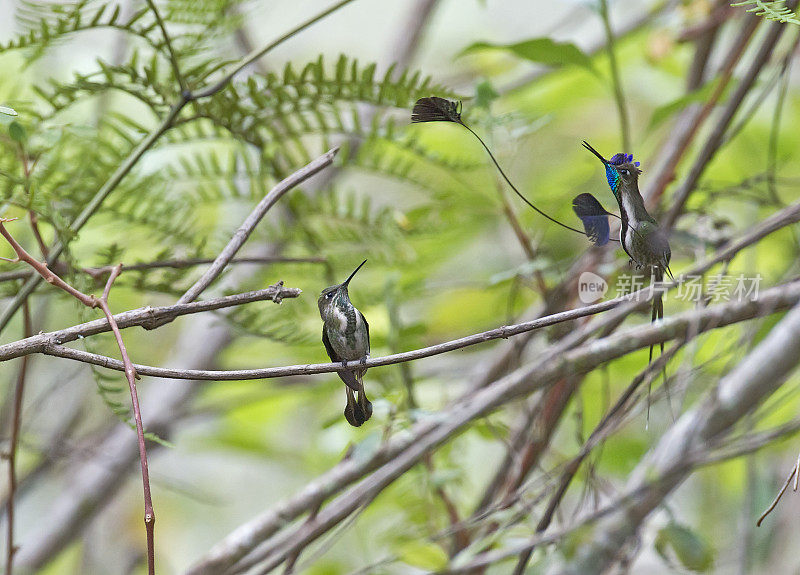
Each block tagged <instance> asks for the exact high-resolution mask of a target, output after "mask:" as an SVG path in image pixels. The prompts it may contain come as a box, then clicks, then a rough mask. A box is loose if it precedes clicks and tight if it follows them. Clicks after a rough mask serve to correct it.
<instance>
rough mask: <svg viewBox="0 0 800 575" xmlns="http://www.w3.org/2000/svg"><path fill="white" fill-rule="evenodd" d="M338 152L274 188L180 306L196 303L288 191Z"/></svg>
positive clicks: (302, 169)
mask: <svg viewBox="0 0 800 575" xmlns="http://www.w3.org/2000/svg"><path fill="white" fill-rule="evenodd" d="M338 151H339V148H333V149H332V150H329V151H328V152H326V153H324V154H323V155H321V156H320V157H319V158H317V159H316V160H314V161H312V162H310V163H309V164H307V165H306V166H304V167H302V168H300V169H299V170H297V171H296V172H294V173H293V174H291V175H290V176H288V177H286V178H284V179H283V180H282V181H281V182H280V183H278V185H276V186H275V187H274V188H272V190H270V192H269V193H268V194H267V195H266V196H264V197H263V198H262V200H261V201H260V202H259V203H258V205H257V206H256V207H255V208H254V209H253V211H252V212H250V215H248V216H247V218H246V219H245V221H244V222H242V225H241V226H240V227H239V229H238V230H236V233H234V234H233V237H232V238H231V240H230V241H229V242H228V245H226V246H225V248H224V249H223V250H222V251H221V252H220V254H219V255H218V256H217V258H216V259H215V260H214V263H212V264H211V267H209V268H208V270H206V271H205V273H204V274H203V275H202V276H200V279H198V280H197V281H196V282H195V283H194V285H193V286H192V287H190V288H189V289H188V290H187V291H186V293H185V294H183V295H182V296H181V298H180V299H179V300H178V303H179V304H182V303H189V302H191V301H194V300H196V299H197V297H198V296H199V295H200V294H201V293H203V291H204V290H205V289H206V288H207V287H208V286H209V285H210V284H211V282H213V281H214V280H215V279H216V278H217V277H218V276H219V274H221V273H222V270H223V269H225V266H226V265H228V262H230V261H231V260H232V259H233V257H234V256H235V255H236V254H237V252H238V251H239V249H240V248H241V247H242V246H243V245H244V243H245V242H246V241H247V238H249V237H250V234H251V233H252V232H253V230H254V229H255V227H256V226H257V225H258V223H259V222H260V221H261V219H262V218H263V217H264V215H265V214H266V213H267V212H268V211H269V209H270V208H271V207H272V206H274V205H275V203H276V202H277V201H278V200H280V199H281V198H282V197H283V195H284V194H285V193H286V192H288V191H289V190H291V189H293V188H294V187H295V186H298V185H300V184H301V183H303V182H305V181H306V180H307V179H308V178H310V177H311V176H313V175H314V174H317V173H319V172H320V171H322V170H324V169H325V168H327V167H328V166H330V165H331V164H332V163H333V160H334V158H335V157H336V153H337V152H338Z"/></svg>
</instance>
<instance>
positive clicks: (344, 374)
mask: <svg viewBox="0 0 800 575" xmlns="http://www.w3.org/2000/svg"><path fill="white" fill-rule="evenodd" d="M322 344H323V345H324V346H325V351H327V352H328V357H329V358H331V361H332V362H333V363H341V362H342V358H340V357H339V355H338V354H337V353H336V352H335V351H334V349H333V346H332V345H331V340H330V339H328V331H327V330H326V329H325V326H322ZM336 373H337V374H338V375H339V379H341V380H342V381H343V382H344V384H345V385H346V386H347V387H349V388H350V389H352V390H353V391H358V390H359V389H361V388H360V387H359V385H358V381H356V376H355V374H354V373H353V372H352V371H350V370H349V369H343V370H342V371H337V372H336Z"/></svg>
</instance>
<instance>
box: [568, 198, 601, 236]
mask: <svg viewBox="0 0 800 575" xmlns="http://www.w3.org/2000/svg"><path fill="white" fill-rule="evenodd" d="M572 210H573V211H574V212H575V215H576V216H578V217H579V218H580V219H581V222H583V229H584V231H585V232H586V235H587V236H589V239H590V240H591V241H592V243H593V244H594V245H596V246H604V245H606V244H607V243H608V240H609V239H610V236H611V225H610V224H609V223H608V216H610V215H611V214H610V213H609V212H607V211H606V209H605V208H604V207H603V206H602V205H601V204H600V202H599V201H598V200H597V198H595V197H594V196H593V195H592V194H580V195H578V196H576V197H575V199H574V200H572Z"/></svg>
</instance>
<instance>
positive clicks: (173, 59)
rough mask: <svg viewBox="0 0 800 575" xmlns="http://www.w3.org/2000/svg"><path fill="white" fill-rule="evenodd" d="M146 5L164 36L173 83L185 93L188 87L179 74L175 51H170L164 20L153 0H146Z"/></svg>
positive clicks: (170, 43) (170, 45) (170, 44)
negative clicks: (175, 82) (173, 78)
mask: <svg viewBox="0 0 800 575" xmlns="http://www.w3.org/2000/svg"><path fill="white" fill-rule="evenodd" d="M147 5H148V6H149V7H150V10H152V11H153V15H154V16H155V18H156V22H157V23H158V27H159V28H160V29H161V34H162V35H163V36H164V43H165V44H166V45H167V52H168V53H169V63H170V66H172V73H173V74H174V75H175V81H177V82H178V85H179V86H180V87H181V92H186V90H187V89H188V86H187V85H186V80H184V78H183V74H181V70H180V67H179V66H178V57H177V56H176V55H175V51H174V50H173V49H172V42H171V41H170V38H169V34H167V27H166V26H165V25H164V20H162V19H161V14H159V12H158V8H157V7H156V3H155V2H154V1H153V0H147Z"/></svg>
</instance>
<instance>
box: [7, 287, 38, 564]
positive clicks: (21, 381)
mask: <svg viewBox="0 0 800 575" xmlns="http://www.w3.org/2000/svg"><path fill="white" fill-rule="evenodd" d="M22 322H23V326H24V327H23V329H24V332H25V335H26V336H28V337H30V335H31V333H32V332H33V330H32V328H31V312H30V308H29V306H28V302H27V301H25V302H23V304H22ZM27 371H28V357H27V356H25V357H23V358H22V362H21V363H20V366H19V373H18V374H17V384H16V386H15V387H14V412H13V417H12V423H11V437H10V438H9V446H8V495H7V497H8V499H7V500H6V517H7V519H6V529H7V531H6V575H12V572H13V568H14V552H15V551H16V546H15V545H14V498H15V496H16V493H17V446H18V444H19V430H20V426H21V421H22V397H23V394H24V392H25V377H26V374H27Z"/></svg>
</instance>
